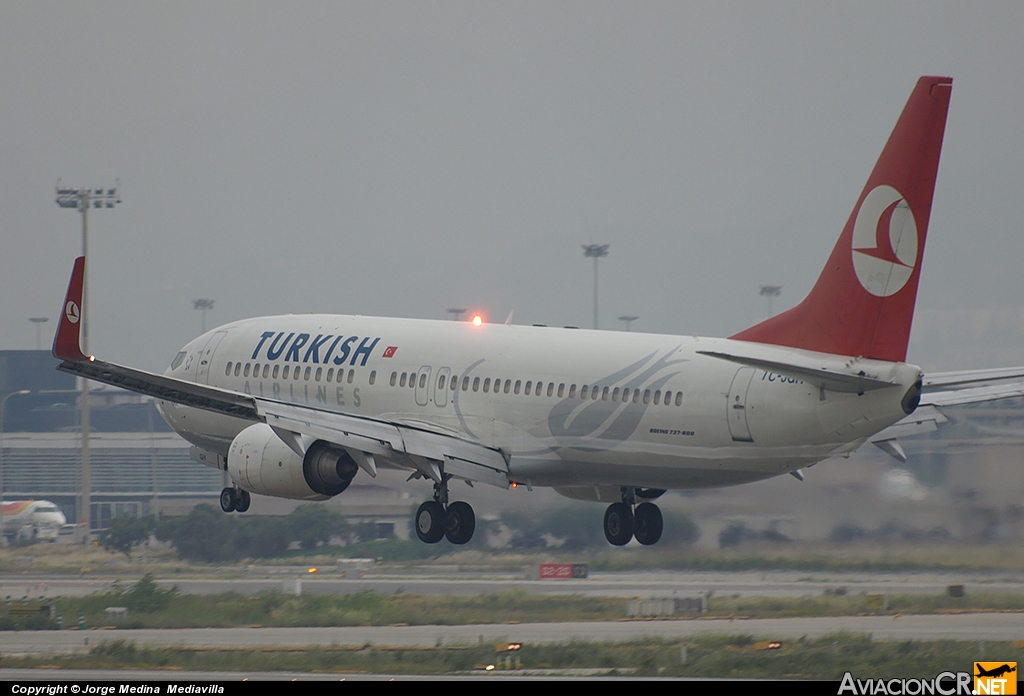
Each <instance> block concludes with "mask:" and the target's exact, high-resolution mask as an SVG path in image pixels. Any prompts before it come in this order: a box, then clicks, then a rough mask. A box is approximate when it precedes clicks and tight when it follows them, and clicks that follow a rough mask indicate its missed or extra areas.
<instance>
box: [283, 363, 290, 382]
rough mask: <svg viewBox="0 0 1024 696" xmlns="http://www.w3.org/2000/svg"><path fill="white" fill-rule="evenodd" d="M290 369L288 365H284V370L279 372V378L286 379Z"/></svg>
mask: <svg viewBox="0 0 1024 696" xmlns="http://www.w3.org/2000/svg"><path fill="white" fill-rule="evenodd" d="M291 369H292V368H291V366H290V365H285V366H284V372H282V373H281V379H288V375H289V374H290V371H291Z"/></svg>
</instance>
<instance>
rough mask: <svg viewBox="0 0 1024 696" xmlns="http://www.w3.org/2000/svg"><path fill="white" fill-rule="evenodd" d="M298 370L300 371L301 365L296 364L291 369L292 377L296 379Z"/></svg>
mask: <svg viewBox="0 0 1024 696" xmlns="http://www.w3.org/2000/svg"><path fill="white" fill-rule="evenodd" d="M300 372H302V366H301V365H296V366H295V368H294V369H293V370H292V379H298V378H299V373H300ZM307 374H308V373H307ZM307 379H308V377H307Z"/></svg>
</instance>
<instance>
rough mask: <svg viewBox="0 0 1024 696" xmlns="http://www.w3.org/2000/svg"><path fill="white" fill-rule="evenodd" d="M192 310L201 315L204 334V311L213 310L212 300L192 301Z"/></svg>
mask: <svg viewBox="0 0 1024 696" xmlns="http://www.w3.org/2000/svg"><path fill="white" fill-rule="evenodd" d="M192 309H198V310H199V311H200V312H202V314H203V318H202V326H203V333H206V310H208V309H213V300H209V299H202V300H192Z"/></svg>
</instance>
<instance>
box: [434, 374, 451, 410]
mask: <svg viewBox="0 0 1024 696" xmlns="http://www.w3.org/2000/svg"><path fill="white" fill-rule="evenodd" d="M451 376H452V368H450V367H442V368H440V369H439V370H438V371H437V379H436V380H434V403H435V404H437V406H438V407H440V408H443V407H445V406H447V405H448V390H449V389H450V387H449V385H448V380H449V379H451ZM442 380H443V381H442Z"/></svg>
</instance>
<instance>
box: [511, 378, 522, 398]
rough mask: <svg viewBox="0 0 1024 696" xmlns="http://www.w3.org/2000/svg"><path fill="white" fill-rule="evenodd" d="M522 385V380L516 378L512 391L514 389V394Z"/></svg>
mask: <svg viewBox="0 0 1024 696" xmlns="http://www.w3.org/2000/svg"><path fill="white" fill-rule="evenodd" d="M522 386H523V380H521V379H517V380H516V387H515V389H513V390H512V391H514V392H515V393H516V394H518V393H519V390H520V389H521V388H522Z"/></svg>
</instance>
